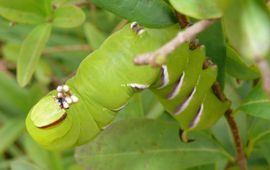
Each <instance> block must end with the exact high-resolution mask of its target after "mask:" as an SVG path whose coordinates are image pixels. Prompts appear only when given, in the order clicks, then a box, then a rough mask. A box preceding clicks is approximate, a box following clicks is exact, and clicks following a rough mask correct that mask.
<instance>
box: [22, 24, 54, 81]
mask: <svg viewBox="0 0 270 170" xmlns="http://www.w3.org/2000/svg"><path fill="white" fill-rule="evenodd" d="M50 33H51V24H42V25H38V26H37V27H36V28H34V30H33V31H32V32H31V33H30V34H29V35H28V36H27V37H26V39H25V40H24V41H23V44H22V46H21V49H20V54H19V58H18V63H17V80H18V82H19V84H20V85H21V86H25V85H26V84H27V83H28V82H29V81H30V80H31V77H32V75H33V73H34V72H35V70H36V67H37V65H38V61H39V58H40V55H41V53H42V50H43V49H44V47H45V45H46V43H47V41H48V39H49V36H50Z"/></svg>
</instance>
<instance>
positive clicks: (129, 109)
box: [115, 94, 144, 121]
mask: <svg viewBox="0 0 270 170" xmlns="http://www.w3.org/2000/svg"><path fill="white" fill-rule="evenodd" d="M142 117H144V112H143V106H142V98H141V94H135V95H134V96H133V97H132V98H131V99H130V100H129V101H128V104H127V106H125V108H123V110H121V111H120V112H119V113H118V114H117V117H116V118H115V121H119V120H123V119H134V118H142Z"/></svg>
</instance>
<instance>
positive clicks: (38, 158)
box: [23, 135, 63, 170]
mask: <svg viewBox="0 0 270 170" xmlns="http://www.w3.org/2000/svg"><path fill="white" fill-rule="evenodd" d="M23 142H24V148H25V151H26V153H27V156H28V157H29V158H30V159H31V161H33V162H34V163H35V164H36V165H37V166H38V167H40V168H41V169H44V170H51V169H53V170H63V167H62V160H61V156H60V154H59V153H55V152H51V151H48V150H45V149H43V148H41V146H39V145H38V144H37V143H36V142H34V141H33V140H32V139H31V138H30V136H28V135H25V136H24V140H23Z"/></svg>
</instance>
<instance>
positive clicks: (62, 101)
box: [55, 84, 79, 109]
mask: <svg viewBox="0 0 270 170" xmlns="http://www.w3.org/2000/svg"><path fill="white" fill-rule="evenodd" d="M56 90H57V92H58V93H57V95H56V96H55V99H56V102H57V103H58V104H59V106H60V107H61V108H62V109H69V106H70V105H71V104H73V103H77V102H79V98H78V97H77V96H75V95H74V94H72V92H71V90H70V88H69V86H68V85H66V84H65V85H60V86H57V88H56Z"/></svg>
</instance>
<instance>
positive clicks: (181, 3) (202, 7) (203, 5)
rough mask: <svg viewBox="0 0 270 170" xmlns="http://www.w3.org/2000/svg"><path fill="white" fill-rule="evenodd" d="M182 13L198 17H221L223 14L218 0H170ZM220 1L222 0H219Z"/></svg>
mask: <svg viewBox="0 0 270 170" xmlns="http://www.w3.org/2000/svg"><path fill="white" fill-rule="evenodd" d="M169 1H170V2H171V4H172V6H173V7H174V8H175V9H176V10H177V11H178V12H180V13H182V14H185V15H187V16H191V17H193V18H196V19H210V18H219V17H221V16H222V10H221V9H220V6H219V3H220V2H218V1H217V0H214V1H213V0H188V1H187V0H169ZM219 1H220V0H219Z"/></svg>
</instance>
